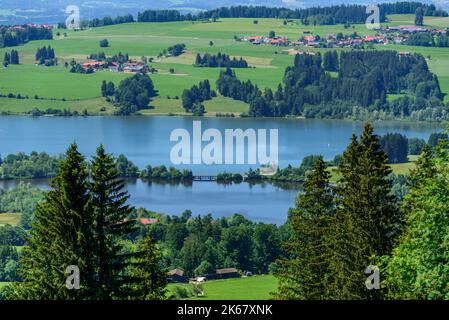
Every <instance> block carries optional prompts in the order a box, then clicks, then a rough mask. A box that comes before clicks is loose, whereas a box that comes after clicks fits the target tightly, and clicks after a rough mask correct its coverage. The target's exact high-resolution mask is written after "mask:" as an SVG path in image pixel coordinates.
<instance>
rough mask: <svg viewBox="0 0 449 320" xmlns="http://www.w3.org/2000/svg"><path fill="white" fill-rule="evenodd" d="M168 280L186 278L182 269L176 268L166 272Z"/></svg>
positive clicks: (183, 279) (184, 279) (176, 280)
mask: <svg viewBox="0 0 449 320" xmlns="http://www.w3.org/2000/svg"><path fill="white" fill-rule="evenodd" d="M168 277H169V281H170V282H187V278H186V277H184V270H182V269H179V268H176V269H173V270H170V271H169V272H168Z"/></svg>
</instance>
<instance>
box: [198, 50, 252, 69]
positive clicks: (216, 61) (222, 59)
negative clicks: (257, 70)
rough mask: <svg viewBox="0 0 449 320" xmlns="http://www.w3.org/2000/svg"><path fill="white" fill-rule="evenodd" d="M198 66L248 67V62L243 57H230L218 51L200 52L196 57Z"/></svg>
mask: <svg viewBox="0 0 449 320" xmlns="http://www.w3.org/2000/svg"><path fill="white" fill-rule="evenodd" d="M195 66H196V67H209V68H248V62H247V61H246V60H244V59H243V58H242V57H240V59H237V58H235V57H234V58H232V59H231V58H230V57H229V56H228V55H227V54H224V53H220V52H219V53H218V54H216V55H213V54H209V53H206V54H205V55H204V56H201V55H200V54H199V53H198V54H197V55H196V59H195Z"/></svg>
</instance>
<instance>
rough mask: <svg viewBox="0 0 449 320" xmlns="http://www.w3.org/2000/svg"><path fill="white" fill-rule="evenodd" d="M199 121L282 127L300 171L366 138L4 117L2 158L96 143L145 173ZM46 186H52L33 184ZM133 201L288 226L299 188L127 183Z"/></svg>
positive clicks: (288, 154)
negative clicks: (305, 163) (315, 157)
mask: <svg viewBox="0 0 449 320" xmlns="http://www.w3.org/2000/svg"><path fill="white" fill-rule="evenodd" d="M193 120H200V121H201V126H202V129H203V131H204V130H206V129H209V128H215V129H217V130H219V131H220V132H224V131H225V130H226V129H238V128H240V129H242V130H246V129H255V130H256V131H257V130H258V129H267V130H269V129H277V130H278V134H279V143H278V149H279V165H280V167H281V168H284V167H286V166H288V165H289V164H291V165H293V166H299V164H300V163H301V161H302V159H303V158H304V157H305V156H308V155H311V154H321V155H323V156H324V157H325V159H326V160H331V159H333V157H334V156H335V155H337V154H340V153H341V152H343V150H344V149H345V148H346V146H347V144H348V143H349V141H350V138H351V135H352V134H353V133H356V134H360V133H361V131H362V128H363V122H354V121H345V120H311V119H252V118H251V119H249V118H235V119H229V118H193V117H156V116H155V117H68V118H63V117H13V116H8V117H0V154H1V155H7V154H15V153H18V152H26V153H30V152H31V151H38V152H47V153H49V154H52V155H56V154H62V153H64V151H65V150H66V149H67V147H68V145H69V144H70V143H72V142H75V141H76V142H77V144H78V146H79V150H80V151H81V152H82V153H83V154H84V155H86V157H87V158H89V157H90V156H91V155H93V154H94V152H95V149H96V148H97V146H98V145H100V144H104V146H105V148H106V150H107V152H111V153H114V154H115V155H119V154H124V155H125V156H126V157H127V158H128V159H129V160H131V161H132V162H134V163H135V164H136V165H137V166H138V167H139V168H144V167H145V166H146V165H148V164H151V165H153V166H157V165H162V164H164V165H166V166H170V165H172V164H171V161H170V151H171V148H172V147H173V145H174V144H175V142H171V141H170V134H171V132H172V131H173V130H175V129H180V128H181V129H187V130H188V131H189V132H190V133H192V122H193ZM374 126H375V131H376V133H377V134H379V135H384V134H386V133H388V132H398V133H401V134H404V135H406V136H407V137H409V138H422V139H425V140H427V139H428V137H429V136H430V134H431V133H433V132H438V131H441V130H442V126H441V125H439V124H429V123H418V124H413V123H405V122H376V123H374ZM255 167H257V166H254V165H211V166H208V165H204V164H201V165H183V166H177V168H178V169H183V168H187V169H190V170H192V171H193V174H194V175H216V174H217V173H219V172H224V171H226V172H232V173H245V172H247V171H248V170H249V168H255ZM14 183H17V181H3V182H1V183H0V187H1V186H4V187H7V186H9V187H11V186H12V185H13V184H14ZM32 183H33V184H34V185H37V186H38V187H41V188H47V187H48V181H45V180H44V181H39V180H33V181H32ZM127 189H128V191H129V192H130V194H131V203H132V204H133V205H135V206H138V207H145V208H147V209H149V210H153V211H157V212H161V213H168V214H180V213H182V212H183V211H184V210H186V209H190V210H192V211H193V213H194V214H207V213H212V214H213V215H214V216H216V217H217V216H229V215H232V214H234V213H241V214H244V215H245V216H246V217H248V218H250V219H252V220H256V221H264V222H273V223H283V222H285V220H286V217H287V212H288V208H290V207H291V206H293V205H294V199H295V196H296V194H297V192H298V190H299V188H292V189H289V188H282V187H280V186H277V185H273V184H269V183H266V184H255V185H252V184H249V183H241V184H229V185H224V184H218V183H216V182H193V183H192V184H187V185H185V184H166V183H165V184H164V183H157V182H153V183H148V182H145V181H142V180H128V181H127Z"/></svg>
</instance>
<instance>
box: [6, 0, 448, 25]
mask: <svg viewBox="0 0 449 320" xmlns="http://www.w3.org/2000/svg"><path fill="white" fill-rule="evenodd" d="M373 2H377V3H382V2H389V1H386V0H374V1H373V0H248V1H244V0H213V1H204V0H158V1H148V0H126V1H123V0H106V1H88V0H55V1H52V0H21V1H17V0H0V24H22V23H58V22H61V21H64V20H65V18H66V14H65V12H64V11H65V8H66V7H67V6H68V5H77V6H79V8H80V11H81V18H82V19H92V18H96V17H104V16H107V15H109V16H117V15H123V14H128V13H131V14H133V15H136V14H137V12H139V11H143V10H144V9H168V8H171V9H177V10H180V11H192V12H195V11H198V10H207V9H213V8H218V7H222V6H226V7H228V6H233V5H261V6H279V7H280V6H284V7H289V8H305V7H315V6H329V5H333V4H342V3H345V4H368V3H373ZM391 2H394V1H391ZM421 2H423V3H434V4H435V5H437V7H442V8H444V9H449V0H424V1H421Z"/></svg>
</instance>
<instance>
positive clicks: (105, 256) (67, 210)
mask: <svg viewBox="0 0 449 320" xmlns="http://www.w3.org/2000/svg"><path fill="white" fill-rule="evenodd" d="M89 166H90V167H91V173H90V175H89V174H88V170H87V167H88V164H87V163H86V162H85V160H84V158H83V156H82V155H81V154H80V153H79V152H78V150H77V146H76V145H75V144H73V145H71V146H70V147H69V149H68V150H67V153H66V156H65V158H64V160H63V161H61V163H60V165H59V167H58V172H57V175H56V176H55V177H54V178H53V180H52V190H51V191H49V192H48V193H46V194H45V197H44V200H43V201H42V202H41V203H39V205H38V206H37V209H36V212H35V217H34V221H33V223H32V229H31V232H30V237H29V238H28V239H27V246H26V248H25V249H24V252H23V257H22V258H21V259H20V269H19V276H20V277H21V280H22V282H16V283H14V284H12V285H11V286H8V287H7V288H6V290H5V291H4V295H6V297H7V298H9V299H27V300H73V299H83V300H108V299H163V298H164V296H165V282H166V275H165V271H164V270H163V269H162V266H161V264H160V261H161V259H160V253H159V251H158V249H157V248H156V246H155V244H154V242H153V241H152V239H151V238H150V237H146V238H144V239H142V240H141V241H138V242H137V243H136V247H135V249H134V250H130V249H129V248H127V250H125V249H126V248H125V247H124V246H123V243H122V240H123V239H124V238H125V237H126V236H128V235H130V234H132V233H133V232H134V231H135V230H136V227H135V223H134V220H128V217H129V215H130V214H131V213H132V211H133V209H132V208H131V207H130V206H128V205H127V200H128V198H129V195H128V194H127V192H126V191H125V190H124V183H123V181H121V180H120V179H119V177H118V172H117V170H116V167H115V161H114V159H113V157H112V156H110V155H109V154H107V153H105V151H104V149H103V147H101V146H100V147H99V148H98V149H97V152H96V155H95V156H94V157H93V159H92V161H91V162H90V163H89ZM68 266H76V268H78V270H79V272H80V276H79V280H80V287H79V289H78V290H69V289H68V288H67V287H66V280H67V277H68V275H67V274H66V272H67V271H66V268H67V267H68ZM30 270H31V271H32V272H30Z"/></svg>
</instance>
